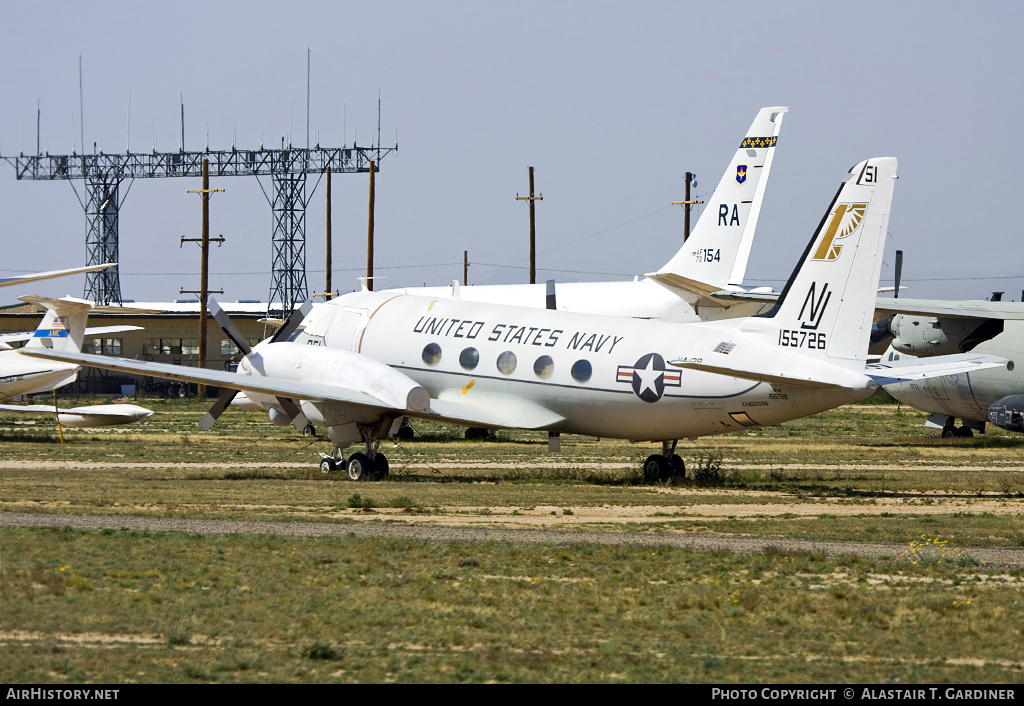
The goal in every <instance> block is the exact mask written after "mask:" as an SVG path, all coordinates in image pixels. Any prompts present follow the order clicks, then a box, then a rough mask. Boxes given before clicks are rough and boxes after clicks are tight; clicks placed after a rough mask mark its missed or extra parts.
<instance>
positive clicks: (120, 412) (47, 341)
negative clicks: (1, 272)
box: [0, 270, 153, 427]
mask: <svg viewBox="0 0 1024 706" xmlns="http://www.w3.org/2000/svg"><path fill="white" fill-rule="evenodd" d="M78 271H80V270H78ZM70 273H71V272H69V271H63V274H70ZM53 276H60V275H53ZM21 299H22V301H26V302H29V303H33V304H40V305H42V306H43V307H45V309H46V313H45V314H44V315H43V318H42V320H41V321H40V322H39V326H38V327H37V328H36V330H35V331H34V332H33V333H32V334H31V335H30V337H29V339H28V342H27V343H26V344H25V347H24V348H22V349H16V350H14V349H10V347H9V346H5V347H6V348H7V350H0V400H6V399H10V398H11V397H16V396H18V395H33V394H38V393H41V392H49V391H51V390H55V389H57V388H59V387H63V386H64V385H68V384H70V383H72V382H74V381H75V380H76V379H77V378H78V371H79V369H80V366H78V365H75V364H73V363H58V362H53V361H47V362H43V361H40V360H33V359H30V358H26V357H25V356H23V355H21V354H20V353H19V352H18V351H19V350H35V349H40V350H56V351H63V350H69V351H76V352H77V351H81V349H82V340H83V339H84V337H85V334H86V327H85V324H86V321H87V319H88V316H89V311H90V310H91V309H93V304H92V302H89V301H86V300H84V299H74V298H71V297H67V298H65V299H47V298H45V297H35V296H24V297H21ZM118 311H122V308H121V307H118ZM125 328H131V329H138V328H139V327H138V326H131V327H104V328H102V329H100V330H101V331H106V332H109V331H110V330H111V329H113V330H124V329H125ZM23 337H24V335H22V334H13V335H9V340H10V339H12V338H23ZM0 409H2V410H3V411H5V412H18V413H22V414H39V413H46V412H49V413H50V414H58V419H59V420H60V422H61V424H64V425H65V426H69V427H92V426H108V425H112V424H128V423H130V422H134V421H137V420H139V419H143V418H145V417H148V416H149V415H151V414H152V413H153V412H152V411H150V410H148V409H146V408H144V407H139V406H138V405H133V404H105V405H90V406H86V407H75V408H74V409H73V410H72V409H68V410H64V409H60V410H58V409H56V408H54V407H52V406H50V405H0Z"/></svg>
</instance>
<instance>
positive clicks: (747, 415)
mask: <svg viewBox="0 0 1024 706" xmlns="http://www.w3.org/2000/svg"><path fill="white" fill-rule="evenodd" d="M895 179H896V160H895V159H893V158H890V157H885V158H876V159H870V160H866V161H864V162H861V163H860V164H858V165H856V166H855V167H854V168H853V169H851V170H850V172H849V173H848V174H847V175H846V176H845V177H844V179H843V182H842V184H841V185H840V188H839V191H838V192H837V194H836V196H835V199H834V200H833V202H832V204H831V205H830V206H829V208H828V210H827V211H826V213H825V216H824V218H823V219H822V221H821V224H820V225H819V227H818V229H817V231H816V232H815V234H814V236H813V237H812V239H811V241H810V242H809V243H808V246H807V250H806V251H805V253H804V256H803V258H802V261H801V262H800V263H799V265H798V266H797V268H796V270H795V271H794V273H793V275H792V277H791V278H790V280H789V282H788V283H787V285H786V287H785V289H784V290H783V292H782V294H781V295H780V297H779V299H778V301H777V302H776V303H775V305H774V307H773V308H772V309H771V311H769V312H767V313H766V314H761V315H757V316H752V317H746V318H735V319H729V320H722V321H707V322H696V323H675V322H665V321H652V320H642V319H634V318H625V317H611V316H599V315H594V314H583V313H571V312H564V311H557V310H546V309H537V308H528V307H516V306H504V305H498V304H487V303H479V302H469V301H463V300H459V299H451V298H444V299H441V298H430V297H421V296H413V295H403V294H398V293H394V292H390V293H389V292H370V291H362V292H355V293H352V294H347V295H344V296H341V297H338V298H336V299H333V300H331V301H329V302H326V303H324V304H321V305H319V306H317V307H316V308H315V309H313V310H312V312H311V313H309V314H308V315H305V314H302V313H299V314H298V315H295V316H293V317H292V319H291V320H290V321H289V323H288V324H287V325H285V326H284V327H282V328H281V329H280V330H279V331H278V334H277V335H276V336H275V337H274V338H273V339H271V340H269V341H264V342H262V343H260V344H258V345H257V346H255V347H254V348H252V349H251V350H250V349H248V347H246V348H243V351H245V355H244V357H243V358H242V360H241V361H240V363H239V365H238V369H237V371H236V372H235V373H228V372H221V371H213V370H199V369H196V368H188V367H183V366H175V365H167V364H158V363H149V362H144V361H133V360H124V359H118V358H111V357H107V356H95V355H87V354H82V353H77V352H74V351H56V350H50V349H39V348H34V349H32V350H25V351H24V352H23V355H29V356H33V357H39V358H48V359H51V360H57V361H62V362H67V363H73V364H77V365H89V366H96V367H100V368H107V369H110V370H117V371H121V372H128V373H135V374H141V375H151V376H156V377H164V378H169V379H172V380H180V381H188V382H196V383H205V384H208V385H216V386H219V387H221V388H223V392H222V393H221V396H220V397H219V398H218V400H217V403H216V404H215V405H214V407H213V409H211V410H210V412H209V413H208V414H207V415H206V416H205V417H204V418H203V420H202V422H201V425H202V426H203V427H204V428H209V426H210V425H212V424H213V422H214V421H215V420H216V418H217V417H218V416H219V415H220V414H221V413H222V412H223V411H224V409H225V408H226V407H227V405H228V404H229V403H230V401H231V399H232V397H233V396H234V395H235V394H236V391H243V392H244V393H245V394H246V396H247V397H248V399H249V400H250V402H251V403H252V404H256V405H258V406H260V407H262V408H263V409H265V410H267V411H268V412H269V414H270V417H271V419H272V420H273V421H274V422H275V423H278V424H288V423H292V424H294V425H295V426H296V427H297V428H299V429H301V428H303V427H304V426H305V425H306V424H308V423H309V422H314V423H316V424H320V425H324V426H326V428H327V434H328V438H329V439H330V441H331V442H332V443H333V444H334V452H333V453H332V454H331V455H327V454H322V461H321V469H322V470H324V471H331V470H334V469H337V468H343V469H344V470H345V471H346V472H347V473H348V476H349V477H350V478H352V479H353V480H358V479H361V478H365V477H381V476H384V475H387V472H388V461H387V458H386V457H385V456H384V454H382V453H380V451H379V445H380V443H381V441H382V440H383V439H385V438H387V437H388V436H389V435H390V434H392V433H394V432H396V431H397V430H398V428H399V425H400V423H401V421H402V419H403V418H404V417H414V418H423V419H436V420H440V421H449V422H455V423H458V424H462V425H466V426H477V427H513V428H523V429H539V430H548V431H552V432H567V433H577V434H586V435H592V436H601V437H612V438H624V439H631V440H636V441H656V442H658V441H660V442H661V443H662V452H661V453H660V454H652V455H651V456H650V457H649V458H648V459H647V461H646V462H645V464H644V473H645V476H646V477H648V478H663V479H664V478H667V477H669V476H671V475H672V474H674V473H680V472H683V470H684V469H683V468H682V462H681V460H680V459H679V457H678V456H677V455H676V454H675V453H674V450H675V446H676V443H677V441H678V440H679V439H693V438H697V437H700V436H706V435H711V434H722V433H727V432H731V431H737V430H743V429H750V428H754V427H762V426H769V425H775V424H780V423H782V422H785V421H788V420H791V419H796V418H799V417H803V416H806V415H810V414H815V413H817V412H820V411H822V410H826V409H831V408H833V407H837V406H840V405H843V404H846V403H848V402H852V401H854V400H857V399H860V398H862V397H865V396H867V395H869V394H871V393H872V392H873V391H874V390H875V389H876V388H877V386H878V385H879V384H888V383H894V382H899V381H906V380H919V379H923V378H927V377H930V376H934V375H944V374H954V373H956V374H959V373H962V372H964V371H967V370H977V369H980V368H982V367H992V366H999V365H1003V364H1004V363H1005V361H1004V360H1003V359H1001V358H994V357H992V356H985V355H979V354H975V353H970V354H958V355H952V356H938V357H936V358H933V359H930V360H928V361H926V362H921V361H887V362H885V363H882V364H874V365H869V364H868V363H867V351H868V339H869V335H870V332H871V326H872V319H873V316H874V300H875V287H876V284H877V282H878V276H879V271H880V268H881V245H882V240H883V237H884V234H885V232H886V224H887V222H888V219H889V210H890V206H891V202H892V193H893V186H894V183H895ZM213 308H214V314H215V315H217V311H216V307H213ZM300 317H304V318H302V320H301V323H300V321H299V319H300ZM221 318H223V319H224V321H225V322H226V324H225V328H226V332H227V333H228V334H229V335H232V336H233V337H234V336H236V335H237V334H234V333H233V332H232V328H233V326H231V325H230V322H228V321H227V320H226V318H224V317H221ZM241 343H242V340H241V337H240V336H239V337H238V340H236V344H238V345H239V346H240V347H241ZM354 443H361V444H362V445H363V450H362V451H359V452H357V453H353V454H351V455H350V456H348V457H347V458H346V457H345V456H344V455H343V450H344V449H345V448H347V447H348V446H350V445H352V444H354Z"/></svg>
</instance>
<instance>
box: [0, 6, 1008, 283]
mask: <svg viewBox="0 0 1024 706" xmlns="http://www.w3.org/2000/svg"><path fill="white" fill-rule="evenodd" d="M0 8H2V13H3V19H4V24H5V27H6V29H7V31H6V32H5V41H4V42H3V43H0V57H2V61H0V72H2V73H0V75H2V77H3V80H2V85H3V88H4V98H3V100H2V101H0V155H4V156H8V155H13V154H17V153H18V152H19V151H22V150H24V151H25V152H26V153H29V152H33V151H34V150H35V144H36V107H37V104H38V105H39V106H40V107H41V111H42V149H43V150H44V151H49V152H50V153H51V154H63V153H70V152H71V150H72V149H73V148H77V149H81V145H80V144H79V137H78V136H79V130H80V125H79V83H78V67H79V55H81V57H82V65H83V73H84V118H85V119H84V132H85V141H86V144H87V145H89V149H90V150H91V149H92V144H93V142H96V143H97V144H98V146H99V147H100V148H102V149H103V150H104V151H106V152H115V151H124V150H125V149H126V147H127V146H129V145H130V147H131V149H132V150H133V151H148V150H151V149H153V148H154V147H155V148H156V149H157V150H160V151H174V150H177V149H178V144H179V139H180V126H179V119H180V112H179V93H180V94H182V95H183V96H184V103H185V133H186V135H185V142H186V145H185V146H186V148H187V149H190V150H195V149H202V148H203V147H205V146H206V145H207V144H209V146H210V148H211V149H226V148H230V147H231V145H232V143H234V144H236V145H237V146H238V147H239V148H243V147H249V148H251V147H257V146H259V145H260V144H261V143H263V144H265V145H266V146H267V147H272V146H277V147H279V146H280V144H281V138H282V136H283V137H284V138H285V140H286V141H289V140H290V141H291V142H293V143H294V144H296V145H305V142H306V51H307V47H308V49H309V50H310V52H311V56H312V98H311V126H310V129H311V133H312V137H313V141H314V142H315V141H316V140H317V138H319V141H320V143H321V145H324V146H340V145H342V144H349V145H351V144H352V142H353V141H355V140H357V141H358V143H359V144H360V145H368V144H369V143H371V142H375V141H376V135H375V132H376V128H377V97H378V93H379V95H380V98H381V104H382V115H381V126H382V130H381V132H382V143H383V144H385V145H392V144H394V143H395V141H396V139H397V142H398V146H399V151H398V152H397V154H392V155H390V156H388V157H386V158H385V159H384V160H383V163H382V164H381V172H380V174H378V176H377V194H376V265H375V274H377V275H378V276H382V277H385V278H386V279H381V280H379V281H378V282H377V285H376V286H377V288H386V287H395V286H406V285H419V284H424V283H426V284H445V283H448V282H450V281H451V280H452V279H456V278H458V279H461V276H462V252H463V250H468V251H469V260H470V263H471V267H470V282H471V283H475V284H491V283H512V282H525V281H527V278H528V272H527V269H526V267H527V264H528V263H527V255H528V235H529V219H528V209H527V206H526V204H525V203H524V202H517V201H516V200H515V197H516V194H517V193H518V194H520V195H523V194H525V193H526V192H527V190H528V186H527V167H528V166H533V167H535V169H536V184H537V190H538V191H539V192H541V193H542V194H543V196H544V200H543V201H542V202H540V203H539V204H538V206H537V234H538V235H537V237H538V252H539V253H540V254H539V258H538V270H539V272H538V278H539V279H541V280H543V279H547V278H555V279H557V280H559V281H579V280H598V279H622V278H628V277H631V276H632V275H634V274H643V273H644V272H650V271H653V270H655V269H657V268H658V267H659V266H661V265H662V264H663V263H664V262H666V261H667V260H668V259H669V258H670V257H671V256H672V255H673V254H674V253H675V251H676V250H677V249H678V248H679V246H680V244H681V239H682V225H683V214H682V211H681V209H680V207H679V206H670V205H669V204H670V202H671V201H674V200H680V199H682V189H683V173H684V172H686V171H688V170H689V171H692V172H695V173H696V174H697V175H698V182H699V186H698V188H697V192H698V195H699V196H700V195H707V193H708V192H709V191H710V189H711V188H713V186H714V185H715V184H716V183H717V181H718V179H719V178H720V176H721V174H722V171H723V170H724V169H725V167H726V165H727V162H728V160H729V158H730V157H731V155H732V153H733V151H734V150H735V149H736V147H737V146H738V144H739V140H740V139H741V138H742V137H743V136H744V132H745V131H746V129H747V127H748V126H749V125H750V122H751V121H752V120H753V118H754V115H755V114H756V112H757V110H758V109H759V108H760V107H762V106H768V105H787V106H789V107H790V109H791V111H790V112H789V113H788V114H787V116H786V118H785V121H784V123H783V126H782V132H781V135H780V139H779V143H778V149H777V151H776V156H775V165H774V168H773V171H772V174H771V179H770V181H769V184H768V189H767V193H766V196H765V206H764V209H763V211H762V213H761V219H760V222H759V227H758V234H757V237H756V239H755V242H754V250H753V254H752V257H751V260H750V265H749V268H748V271H747V272H748V274H747V279H746V283H747V284H751V285H755V284H769V285H772V286H774V287H775V288H776V290H778V289H781V286H782V284H783V282H784V280H785V279H786V278H787V277H788V275H789V273H790V271H791V270H792V268H793V266H794V265H795V264H796V259H797V258H798V257H799V255H800V253H801V252H802V250H803V247H804V245H805V244H806V241H807V240H808V238H809V237H810V236H811V234H812V232H813V229H814V228H815V227H816V226H817V224H818V222H819V220H820V219H821V217H822V215H823V213H824V210H825V209H826V207H827V206H828V204H829V202H830V200H831V198H832V196H833V194H834V192H835V190H836V188H837V186H838V183H839V180H840V179H841V177H842V176H843V174H844V173H845V172H846V170H847V169H849V167H850V166H852V165H853V164H855V163H857V162H859V161H860V160H862V159H866V158H868V157H877V156H895V157H898V158H899V160H900V170H899V171H900V176H901V178H900V181H899V182H898V183H897V185H896V192H895V199H894V204H893V212H892V218H891V220H890V223H889V232H890V235H891V237H890V238H889V239H888V240H887V246H886V254H885V261H886V263H887V264H886V266H884V267H883V268H882V278H883V282H885V281H891V278H892V269H891V267H890V266H889V265H891V264H892V262H893V252H894V251H895V250H896V249H897V248H900V249H902V250H903V251H904V253H905V266H904V273H903V277H904V283H905V284H906V285H908V286H910V287H911V289H909V290H908V291H906V292H905V293H904V295H905V296H914V297H940V298H984V297H987V296H988V295H989V294H990V293H991V292H992V291H993V290H1005V291H1006V292H1007V295H1006V298H1007V299H1011V298H1012V299H1019V298H1020V296H1021V289H1022V288H1024V269H1022V267H1021V254H1022V244H1021V241H1022V240H1024V233H1022V232H1021V227H1020V226H1019V225H1018V224H1017V222H1016V221H1015V220H1014V218H1015V216H1014V213H1016V206H1017V205H1018V203H1019V198H1017V197H1015V196H1014V194H1018V193H1019V189H1018V188H1017V187H1015V186H1014V184H1015V183H1016V180H1017V179H1016V171H1017V170H1018V169H1019V168H1020V167H1021V163H1022V159H1021V157H1022V152H1024V148H1022V144H1024V139H1022V136H1021V129H1020V126H1021V124H1022V121H1021V103H1022V95H1024V92H1022V85H1021V84H1022V72H1021V69H1020V65H1021V60H1020V55H1019V49H1018V39H1019V32H1020V27H1021V26H1022V25H1024V4H1022V3H1020V2H979V3H964V2H959V3H952V2H936V1H934V0H930V1H928V2H899V3H893V2H856V3H842V4H837V3H821V2H778V3H763V2H762V3H748V2H705V3H696V2H691V3H686V2H679V1H675V2H628V3H626V2H617V3H612V2H566V1H556V2H551V1H550V0H549V1H548V2H528V1H517V2H480V1H479V0H478V1H475V2H443V1H436V0H435V1H431V2H386V1H384V2H370V3H367V2H361V3H341V2H324V3H303V2H290V3H281V2H244V3H218V2H175V3H159V4H153V3H139V2H109V1H106V2H103V3H98V4H97V3H92V4H89V3H70V2H68V3H52V2H33V3H15V2H10V1H9V0H8V1H7V2H4V3H3V4H0ZM129 96H130V110H129ZM129 123H130V130H129V129H128V126H129ZM207 135H209V138H208V139H209V142H208V143H207ZM0 174H2V178H0V208H2V212H3V217H2V219H0V237H2V239H3V243H4V249H3V252H4V259H3V261H2V262H0V274H15V273H22V272H29V271H35V270H45V269H55V268H60V267H74V266H77V265H81V264H84V263H85V217H84V215H83V213H82V209H81V206H80V205H79V202H78V199H77V198H76V196H75V192H74V191H73V189H72V187H71V185H70V184H69V183H68V182H34V181H17V180H16V179H15V177H14V169H13V168H12V167H11V166H9V165H8V164H6V163H4V162H0ZM264 179H265V180H264V188H266V189H267V191H268V192H269V190H270V183H269V178H264ZM198 182H199V180H198V179H152V180H145V179H140V180H138V181H136V182H135V183H134V184H133V185H132V186H131V189H130V191H129V192H128V194H127V197H126V198H125V201H124V205H123V207H122V211H121V220H120V253H121V255H120V261H121V288H122V294H123V296H124V297H125V298H130V299H138V300H155V299H156V300H159V299H175V298H179V297H180V295H179V294H178V290H179V288H184V289H198V284H199V282H198V280H199V278H198V274H197V272H198V267H199V252H198V248H197V247H196V246H195V245H186V246H185V247H184V248H181V247H179V239H180V237H181V236H182V235H185V236H189V237H192V236H196V235H198V234H199V227H200V202H199V198H198V197H197V196H195V195H190V194H187V193H186V191H187V190H188V189H195V188H198V187H199V183H198ZM309 183H310V188H312V185H313V184H314V183H315V178H311V179H310V182H309ZM212 186H213V187H215V188H224V189H226V191H225V193H223V194H216V195H215V196H213V200H212V204H211V230H212V232H213V234H215V235H216V234H223V235H224V237H225V238H226V239H227V242H226V243H225V244H224V245H223V247H221V248H219V249H218V248H214V249H213V251H212V255H211V277H210V285H211V287H212V288H214V289H221V288H222V289H224V290H225V294H224V295H223V298H224V299H225V300H234V299H265V298H266V297H267V294H268V292H269V287H270V276H269V269H270V262H271V243H270V234H271V212H270V207H269V205H268V204H267V202H266V199H265V197H264V195H263V192H262V191H261V189H260V186H259V184H258V183H257V180H256V178H255V177H235V178H226V179H220V180H214V183H213V185H212ZM127 187H128V185H127V183H126V184H124V185H122V190H121V193H122V196H124V194H125V190H126V189H127ZM75 188H77V189H78V192H79V194H80V195H81V194H83V188H82V184H81V182H76V183H75ZM333 193H334V221H333V224H334V228H333V230H334V238H335V248H334V283H335V286H336V287H338V288H341V289H342V291H347V290H349V289H352V288H355V287H356V282H355V277H357V276H359V274H361V273H362V272H363V271H364V269H365V261H366V254H365V253H366V219H367V177H366V175H354V174H353V175H337V176H335V178H334V181H333ZM324 210H325V199H324V187H323V184H322V183H321V184H320V186H319V188H318V189H317V190H316V192H315V193H314V194H313V197H312V200H311V203H310V207H309V210H308V212H307V233H306V236H307V241H306V242H307V251H306V258H307V277H308V282H309V288H310V291H322V289H323V282H324V264H323V262H324V230H325V222H324V221H325V218H324ZM83 282H84V279H83V278H81V277H79V278H68V279H65V280H58V281H56V283H51V284H47V283H41V284H39V285H33V287H32V292H34V293H40V294H53V295H62V294H66V293H70V294H73V295H76V296H81V294H82V286H83ZM20 293H25V292H20ZM4 294H5V298H4V299H3V301H4V302H7V301H11V300H13V299H14V297H15V296H17V294H15V293H13V290H5V291H4Z"/></svg>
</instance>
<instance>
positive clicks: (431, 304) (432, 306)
mask: <svg viewBox="0 0 1024 706" xmlns="http://www.w3.org/2000/svg"><path fill="white" fill-rule="evenodd" d="M434 304H437V300H436V299H435V300H434V301H432V302H430V306H428V307H427V311H430V310H431V309H433V308H434Z"/></svg>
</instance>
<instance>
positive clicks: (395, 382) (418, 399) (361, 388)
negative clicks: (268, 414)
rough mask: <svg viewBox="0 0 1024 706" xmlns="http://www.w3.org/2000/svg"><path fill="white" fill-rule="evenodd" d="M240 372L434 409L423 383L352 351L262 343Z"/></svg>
mask: <svg viewBox="0 0 1024 706" xmlns="http://www.w3.org/2000/svg"><path fill="white" fill-rule="evenodd" d="M237 372H238V374H240V375H266V376H268V377H273V378H279V379H283V380H294V381H296V382H311V383H317V384H321V385H332V386H336V387H339V388H344V389H346V390H351V391H353V392H356V393H362V394H363V395H367V396H368V397H367V399H375V400H379V401H380V402H382V403H384V405H386V406H388V407H391V408H392V409H396V410H409V411H413V412H421V413H426V412H429V411H430V393H428V392H427V391H426V389H424V388H423V386H422V385H420V384H419V383H417V382H415V381H414V380H412V379H411V378H409V377H408V376H406V375H404V374H403V373H400V372H399V371H397V370H395V369H394V368H392V367H390V366H388V365H385V364H384V363H381V362H380V361H377V360H374V359H373V358H370V357H369V356H365V355H360V354H359V353H354V352H352V351H345V350H337V349H333V348H326V347H322V346H308V345H302V344H300V343H268V344H260V345H259V346H257V347H256V348H255V349H253V352H252V353H250V354H249V355H247V356H246V357H245V358H243V359H242V361H241V362H240V363H239V365H238V371H237ZM274 423H275V424H276V423H277V422H276V421H275V422H274Z"/></svg>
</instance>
